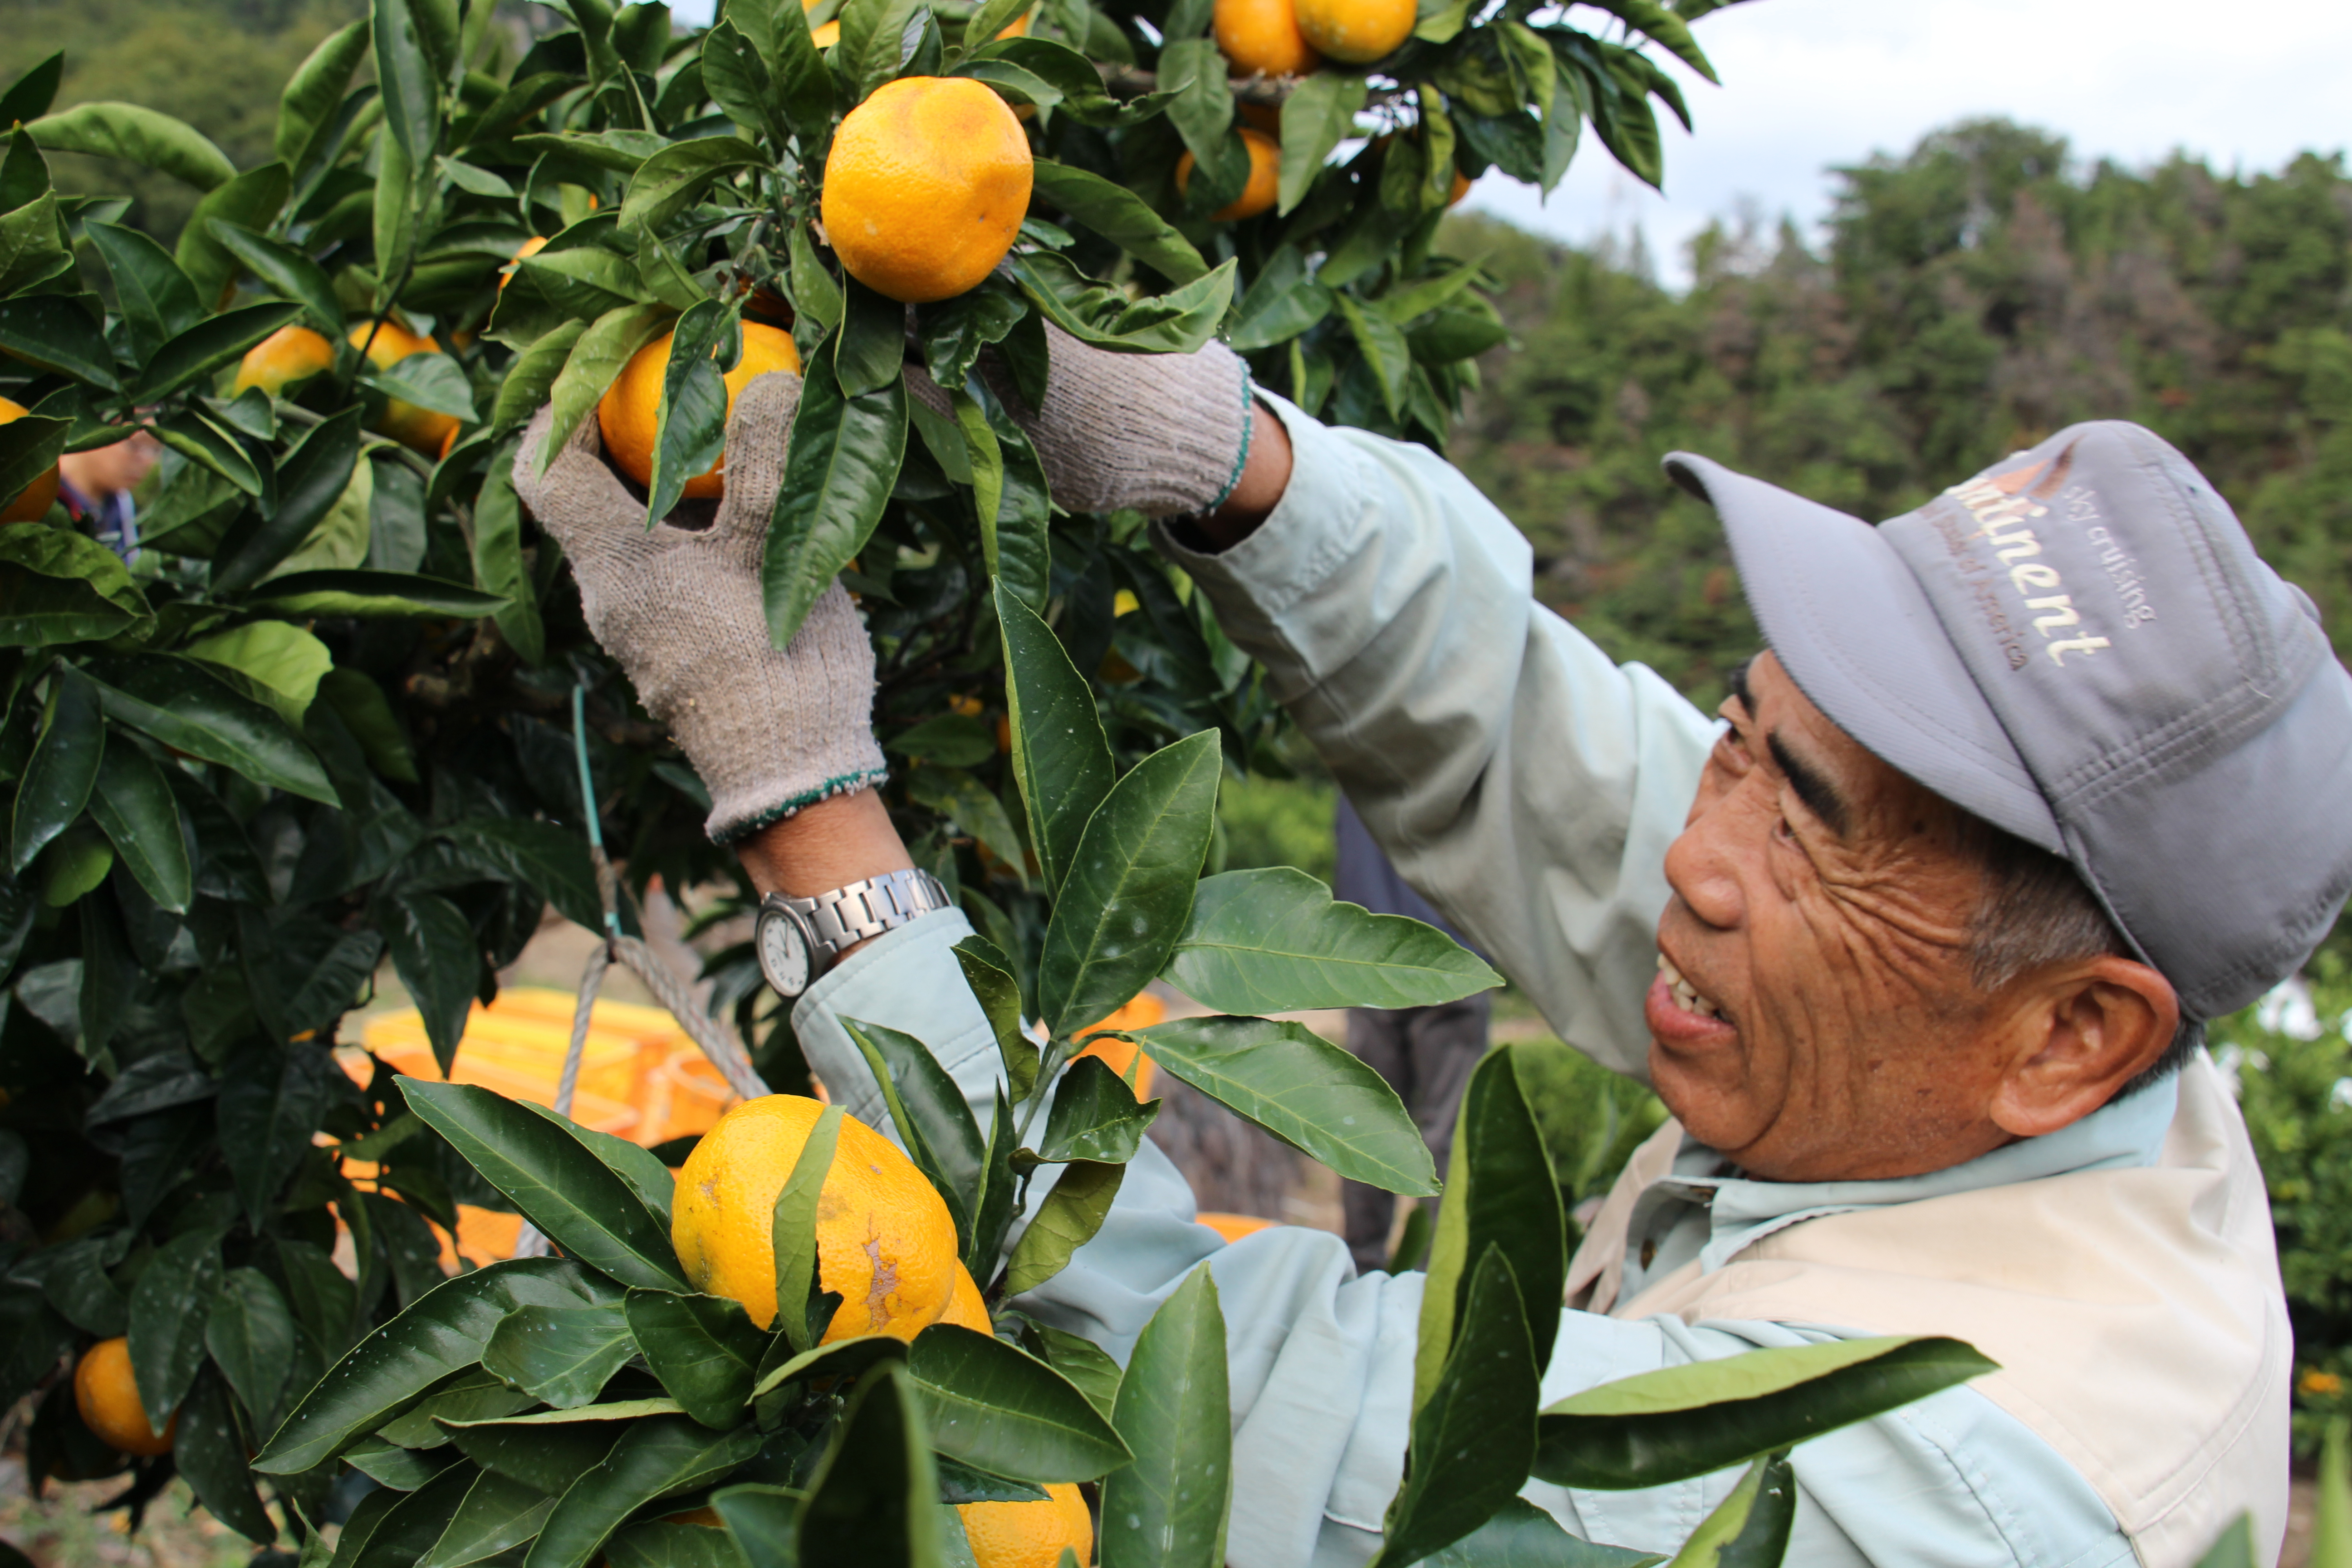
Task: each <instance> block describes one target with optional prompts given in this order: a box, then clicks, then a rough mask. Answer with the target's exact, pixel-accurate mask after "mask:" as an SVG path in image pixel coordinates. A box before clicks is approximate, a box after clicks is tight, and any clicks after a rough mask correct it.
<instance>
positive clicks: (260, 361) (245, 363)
mask: <svg viewBox="0 0 2352 1568" xmlns="http://www.w3.org/2000/svg"><path fill="white" fill-rule="evenodd" d="M334 363H335V350H334V345H332V344H331V343H330V342H327V340H326V339H324V338H322V337H320V335H319V334H318V333H316V332H314V331H311V330H310V328H308V327H280V328H278V330H277V331H274V332H272V333H270V334H269V335H268V337H266V338H264V339H262V340H261V341H260V342H257V343H256V344H254V345H253V346H252V347H251V348H249V349H247V350H246V351H245V358H243V359H241V360H239V361H238V362H237V366H236V384H235V385H234V386H233V388H232V393H236V392H243V391H244V390H245V389H246V388H247V387H248V386H257V387H259V388H261V390H262V391H264V392H266V393H268V395H270V396H272V397H275V396H277V395H278V393H279V392H280V391H282V390H283V389H284V388H285V387H287V386H288V385H289V384H292V383H294V382H298V381H301V380H303V379H304V378H306V377H309V376H313V375H316V374H319V373H320V371H322V370H327V369H330V368H331V367H332V366H333V364H334Z"/></svg>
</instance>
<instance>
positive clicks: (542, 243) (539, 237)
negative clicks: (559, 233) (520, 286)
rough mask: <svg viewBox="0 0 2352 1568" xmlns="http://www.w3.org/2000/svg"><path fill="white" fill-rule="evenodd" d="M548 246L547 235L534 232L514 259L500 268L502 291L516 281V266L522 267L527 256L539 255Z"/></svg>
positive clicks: (500, 287)
mask: <svg viewBox="0 0 2352 1568" xmlns="http://www.w3.org/2000/svg"><path fill="white" fill-rule="evenodd" d="M546 248H547V236H545V235H543V234H534V235H532V236H531V237H530V238H529V239H526V240H524V241H523V242H522V248H521V249H520V250H518V251H516V252H515V253H514V259H513V260H512V261H509V262H508V263H507V264H506V265H505V266H504V267H501V268H499V290H500V292H504V291H505V289H506V286H507V285H508V284H509V283H511V282H513V281H514V275H515V268H518V267H520V266H521V265H522V263H523V261H524V260H525V259H526V258H530V257H533V256H537V255H538V254H539V253H540V252H541V251H542V250H545V249H546Z"/></svg>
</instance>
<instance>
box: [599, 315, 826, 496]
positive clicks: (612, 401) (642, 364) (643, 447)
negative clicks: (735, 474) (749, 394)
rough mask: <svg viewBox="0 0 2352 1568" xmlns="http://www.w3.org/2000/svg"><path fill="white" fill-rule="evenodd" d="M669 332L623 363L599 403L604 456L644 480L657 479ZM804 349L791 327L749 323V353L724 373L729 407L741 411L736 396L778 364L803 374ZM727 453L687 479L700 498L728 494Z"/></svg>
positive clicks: (746, 326) (745, 330) (745, 335)
mask: <svg viewBox="0 0 2352 1568" xmlns="http://www.w3.org/2000/svg"><path fill="white" fill-rule="evenodd" d="M674 336H676V334H675V333H672V332H664V333H663V334H662V335H661V336H659V337H657V338H656V339H655V340H654V341H653V342H649V343H647V344H646V346H645V347H643V348H641V349H639V350H638V351H637V352H636V353H634V354H632V355H630V356H629V363H626V364H625V365H623V366H622V367H621V374H619V375H617V376H615V377H614V380H613V384H612V385H611V386H609V387H606V388H605V389H604V396H603V397H601V398H599V399H598V400H597V403H596V429H597V431H598V432H599V433H600V434H601V435H602V436H603V437H604V456H605V457H606V458H609V459H611V461H612V464H613V466H614V468H618V469H620V470H621V472H623V473H625V474H626V475H628V476H629V478H631V479H635V480H636V481H637V483H639V484H641V485H650V484H652V483H653V480H654V420H655V416H656V415H658V414H659V413H660V412H661V392H662V377H663V376H664V375H666V374H668V371H669V349H670V339H671V338H672V337H674ZM800 368H801V356H800V351H799V350H798V349H795V348H793V338H792V334H791V333H790V332H786V331H780V330H779V329H777V328H775V327H771V326H766V325H763V324H762V323H761V322H758V321H746V322H744V323H743V357H742V358H741V359H740V360H738V361H736V362H735V368H734V369H733V370H730V371H729V372H728V373H727V374H725V375H724V376H723V377H721V378H720V379H721V380H723V381H724V382H725V383H726V384H727V411H728V412H729V413H730V414H731V413H733V412H734V411H735V397H736V395H737V394H738V393H740V392H741V391H742V390H743V388H744V387H745V386H747V385H749V384H751V378H752V377H753V376H755V375H765V374H768V372H770V371H772V370H788V371H791V372H792V373H793V374H795V375H797V374H800ZM726 466H727V458H726V456H725V454H723V453H722V454H720V456H719V459H718V460H717V461H716V462H714V463H712V464H711V465H710V468H709V470H708V471H706V472H704V473H700V474H697V475H696V476H695V477H694V478H692V479H688V480H687V481H686V492H685V493H686V494H687V495H688V497H689V498H692V499H696V500H709V498H711V497H713V496H717V495H723V494H725V493H726V489H727V478H726V475H725V473H724V472H723V470H724V469H725V468H726Z"/></svg>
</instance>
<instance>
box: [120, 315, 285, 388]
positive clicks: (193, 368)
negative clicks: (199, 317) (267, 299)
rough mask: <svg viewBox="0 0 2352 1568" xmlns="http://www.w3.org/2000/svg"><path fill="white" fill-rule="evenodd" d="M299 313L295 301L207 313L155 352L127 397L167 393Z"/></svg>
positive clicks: (231, 357)
mask: <svg viewBox="0 0 2352 1568" xmlns="http://www.w3.org/2000/svg"><path fill="white" fill-rule="evenodd" d="M301 315H302V307H301V306H299V305H294V304H271V305H246V306H243V307H241V308H239V309H237V310H225V311H223V312H222V313H221V314H219V315H217V316H211V317H207V318H206V319H205V320H204V321H198V322H197V323H196V324H195V325H194V326H193V327H190V328H189V329H188V330H187V331H184V332H182V333H181V334H180V335H179V336H177V337H175V338H173V339H172V340H171V341H170V342H167V343H165V344H164V345H163V347H162V348H160V349H157V350H156V351H155V353H154V355H153V356H152V358H150V359H149V360H148V362H147V369H146V372H145V374H142V375H141V376H140V377H139V379H138V380H137V381H136V382H134V383H133V384H131V393H130V395H131V399H132V400H133V401H134V402H139V403H149V402H153V401H155V400H157V399H160V398H163V397H167V396H169V395H171V394H173V393H174V392H177V391H179V390H180V389H181V388H182V387H184V386H185V385H187V384H188V383H190V382H192V381H194V380H195V379H196V378H197V377H199V376H204V375H209V374H212V373H213V372H214V371H216V370H218V369H220V368H221V366H223V365H225V364H227V363H230V362H231V361H233V360H235V359H236V358H237V357H238V356H239V355H241V354H243V353H245V351H246V350H247V349H249V348H251V347H253V345H254V344H256V343H257V342H260V341H261V340H262V339H264V338H266V337H268V335H269V334H270V333H272V332H274V331H277V330H278V328H280V327H283V326H288V325H290V324H292V323H293V322H294V321H299V320H300V319H301Z"/></svg>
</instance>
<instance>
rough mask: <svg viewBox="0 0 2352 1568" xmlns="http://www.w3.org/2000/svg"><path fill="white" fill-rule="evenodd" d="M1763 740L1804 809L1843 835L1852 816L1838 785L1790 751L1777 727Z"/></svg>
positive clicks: (1831, 829) (1830, 828) (1837, 833)
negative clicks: (1838, 790)
mask: <svg viewBox="0 0 2352 1568" xmlns="http://www.w3.org/2000/svg"><path fill="white" fill-rule="evenodd" d="M1764 743H1765V744H1766V745H1768V746H1769V747H1771V748H1772V760H1773V761H1774V762H1776V763H1780V772H1781V773H1784V774H1785V775H1787V777H1788V780H1789V787H1790V789H1793V790H1795V791H1796V792H1797V798H1798V799H1799V800H1801V801H1803V802H1804V803H1805V809H1806V810H1807V811H1810V812H1811V813H1812V814H1813V815H1814V816H1818V817H1820V818H1821V819H1822V822H1824V823H1826V824H1828V826H1829V830H1830V831H1831V832H1832V833H1834V834H1836V835H1837V836H1838V837H1840V838H1843V837H1845V831H1846V826H1847V824H1848V822H1849V821H1851V816H1850V814H1849V813H1848V812H1847V810H1846V805H1845V797H1844V796H1843V795H1839V794H1838V792H1837V786H1836V785H1834V784H1831V783H1830V781H1829V779H1828V777H1827V776H1826V775H1825V774H1823V773H1822V771H1821V770H1820V769H1819V768H1817V767H1815V766H1813V764H1812V763H1809V762H1807V761H1805V759H1804V758H1802V757H1801V756H1799V755H1797V753H1796V752H1792V751H1790V749H1789V748H1788V746H1787V744H1786V743H1785V742H1782V741H1781V739H1780V732H1779V731H1773V732H1772V733H1771V734H1769V735H1768V736H1766V737H1765V738H1764Z"/></svg>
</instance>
